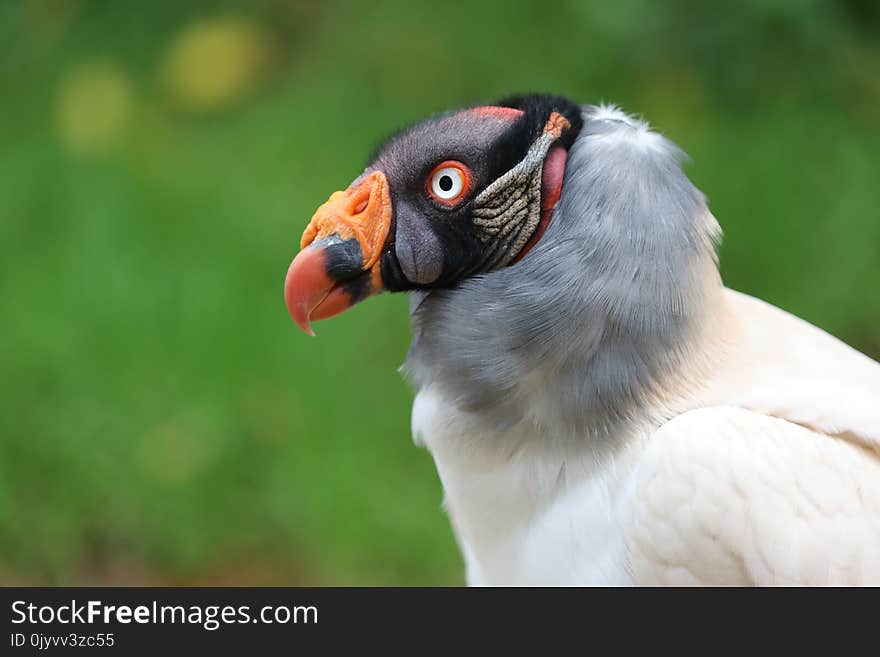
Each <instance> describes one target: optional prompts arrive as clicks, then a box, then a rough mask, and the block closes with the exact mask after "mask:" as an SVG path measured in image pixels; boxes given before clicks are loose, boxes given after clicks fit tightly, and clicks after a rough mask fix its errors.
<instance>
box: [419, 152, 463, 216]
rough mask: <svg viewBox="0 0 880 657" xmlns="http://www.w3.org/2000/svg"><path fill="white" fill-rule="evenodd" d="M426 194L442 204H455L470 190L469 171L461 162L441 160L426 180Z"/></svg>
mask: <svg viewBox="0 0 880 657" xmlns="http://www.w3.org/2000/svg"><path fill="white" fill-rule="evenodd" d="M427 188H428V194H430V195H431V198H433V199H434V200H435V201H438V202H439V203H442V204H443V205H450V206H451V205H455V204H456V203H458V202H459V201H460V200H461V199H462V198H464V196H465V195H466V194H467V193H468V192H469V191H470V188H471V172H470V169H468V168H467V167H466V166H465V165H463V164H462V163H461V162H454V161H452V160H447V161H446V162H441V163H440V164H438V165H437V166H436V167H434V170H433V171H431V175H430V176H428V181H427Z"/></svg>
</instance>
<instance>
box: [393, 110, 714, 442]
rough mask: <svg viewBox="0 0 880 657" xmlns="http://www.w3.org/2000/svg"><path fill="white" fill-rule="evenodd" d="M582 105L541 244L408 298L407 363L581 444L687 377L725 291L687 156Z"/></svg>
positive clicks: (616, 114) (420, 381) (466, 398)
mask: <svg viewBox="0 0 880 657" xmlns="http://www.w3.org/2000/svg"><path fill="white" fill-rule="evenodd" d="M583 113H584V114H583V115H584V127H583V129H582V131H581V134H580V135H579V137H578V139H577V140H576V141H575V143H574V144H573V145H572V148H571V149H570V151H569V155H568V161H567V166H566V172H565V178H564V182H563V190H562V197H561V199H560V201H559V203H558V204H557V206H556V209H555V211H554V215H553V220H552V222H551V223H550V226H549V227H548V229H547V231H546V233H545V234H544V236H543V237H542V239H541V241H540V242H539V243H538V244H537V245H536V246H535V247H534V248H533V249H532V251H531V252H530V253H529V254H528V255H527V256H526V257H525V258H523V259H522V260H521V261H520V262H518V263H516V264H514V265H512V266H510V267H506V268H503V269H499V270H496V271H494V272H491V273H489V274H483V275H479V276H474V277H472V278H469V279H466V280H464V281H462V282H461V283H460V284H459V285H458V286H457V287H455V288H454V289H449V290H438V291H433V292H430V293H413V294H412V299H411V320H412V325H413V331H414V339H413V343H412V345H411V347H410V352H409V355H408V357H407V361H406V364H405V366H404V371H405V372H406V373H407V375H408V377H409V378H410V380H411V381H412V383H413V384H414V385H415V387H416V388H417V389H420V388H422V387H425V386H428V385H437V386H440V387H441V388H442V390H443V391H444V393H445V394H446V395H448V396H451V397H452V398H453V399H454V400H455V401H456V403H457V404H458V406H459V407H460V408H463V409H465V410H467V411H470V412H473V413H477V414H479V415H480V416H482V417H483V418H485V420H486V421H487V422H489V423H491V426H494V427H498V428H499V429H504V428H506V427H512V426H514V425H518V424H522V423H532V424H533V425H534V426H535V427H536V428H538V429H539V430H542V431H543V432H544V433H554V434H568V435H575V436H580V437H581V438H583V437H584V436H587V435H596V434H599V433H603V432H605V433H607V432H610V431H612V430H613V429H614V428H615V427H616V426H618V425H619V423H620V422H621V421H626V420H627V419H630V418H633V417H637V416H638V413H639V411H640V410H641V409H643V408H644V407H645V406H646V405H648V404H651V403H653V402H655V401H656V400H657V399H658V398H660V397H662V391H663V389H664V388H665V387H674V386H676V385H678V383H679V382H678V381H677V379H679V378H680V377H681V376H682V375H681V372H682V370H683V364H684V363H685V362H686V359H687V358H688V357H689V356H691V355H692V351H693V349H694V348H695V347H694V345H695V344H696V343H697V339H698V336H699V335H700V332H701V327H703V326H704V322H703V319H704V318H705V316H706V314H707V312H708V307H709V305H710V304H709V302H710V301H711V297H712V295H713V294H716V293H717V292H718V290H720V278H719V277H718V274H717V262H716V255H715V246H716V243H717V241H718V238H719V237H720V229H719V227H718V224H717V223H716V222H715V219H714V218H713V217H712V215H711V213H710V212H709V210H708V208H707V206H706V202H705V199H704V197H703V195H702V193H700V191H699V190H697V189H696V187H694V185H693V184H692V183H691V182H690V181H689V180H688V179H687V177H686V176H685V175H684V173H683V172H682V170H681V167H680V165H679V161H680V159H681V157H682V153H681V151H679V149H678V148H677V147H676V146H674V145H673V144H672V143H671V142H669V141H667V140H666V139H664V138H663V137H661V136H660V135H658V134H656V133H653V132H650V131H649V130H648V127H647V125H645V124H643V123H641V122H639V121H636V120H634V119H632V118H629V117H627V116H626V115H624V114H623V113H622V112H620V111H619V110H616V109H614V108H611V107H593V106H585V107H584V108H583ZM707 278H708V280H707Z"/></svg>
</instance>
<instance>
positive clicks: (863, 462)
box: [628, 290, 880, 584]
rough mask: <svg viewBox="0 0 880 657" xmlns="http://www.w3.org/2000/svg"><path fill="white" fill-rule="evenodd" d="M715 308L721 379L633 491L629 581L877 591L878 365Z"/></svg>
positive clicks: (790, 320)
mask: <svg viewBox="0 0 880 657" xmlns="http://www.w3.org/2000/svg"><path fill="white" fill-rule="evenodd" d="M724 295H725V303H726V306H727V308H728V310H729V311H730V312H729V313H728V322H729V324H728V325H727V326H726V327H725V328H724V335H723V340H722V343H723V347H722V348H723V350H724V355H723V357H722V358H721V359H719V362H720V365H719V366H718V367H717V368H715V369H714V370H713V373H712V375H711V377H710V379H709V380H708V385H707V388H706V392H705V394H702V395H699V398H698V399H696V400H692V403H693V407H692V408H693V410H690V411H687V412H684V413H682V414H680V415H678V416H676V417H674V418H673V419H671V420H669V421H668V422H666V423H665V424H663V425H662V426H661V427H660V428H659V429H658V430H656V432H655V433H654V434H653V436H652V437H651V438H650V439H649V440H648V441H647V444H646V446H645V451H644V454H643V456H642V458H640V459H639V464H638V466H637V468H636V471H635V472H634V476H633V478H632V482H631V486H632V488H631V490H632V492H633V496H632V497H631V498H630V499H632V500H633V513H632V514H631V516H630V518H631V522H632V527H631V529H630V531H629V532H628V535H629V536H630V537H631V540H630V550H631V555H632V567H633V571H634V575H635V578H636V581H641V582H646V583H658V584H660V583H682V584H688V583H713V584H850V583H851V584H864V583H873V584H880V364H878V363H876V362H875V361H873V360H871V359H870V358H868V357H867V356H865V355H863V354H861V353H859V352H858V351H856V350H854V349H852V348H850V347H848V346H847V345H845V344H844V343H842V342H841V341H839V340H837V339H836V338H834V337H832V336H830V335H829V334H827V333H825V332H824V331H822V330H820V329H818V328H816V327H814V326H812V325H810V324H808V323H807V322H804V321H803V320H801V319H798V318H797V317H794V316H793V315H790V314H788V313H786V312H784V311H782V310H780V309H778V308H776V307H774V306H771V305H769V304H767V303H764V302H762V301H759V300H757V299H754V298H752V297H749V296H747V295H744V294H740V293H738V292H734V291H731V290H725V291H724ZM670 510H672V512H670Z"/></svg>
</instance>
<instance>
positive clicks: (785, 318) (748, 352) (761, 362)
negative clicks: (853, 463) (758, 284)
mask: <svg viewBox="0 0 880 657" xmlns="http://www.w3.org/2000/svg"><path fill="white" fill-rule="evenodd" d="M724 293H725V301H726V305H727V308H728V309H729V311H730V312H729V314H728V317H729V318H730V323H731V325H730V326H729V327H728V328H729V331H728V335H727V337H726V339H725V341H726V344H725V345H724V347H723V348H724V349H725V350H726V353H725V355H724V357H723V358H722V361H721V362H722V365H721V366H720V367H719V368H717V370H715V371H714V372H713V375H712V377H711V379H710V381H709V385H708V388H707V392H706V394H705V395H701V399H700V402H701V405H704V406H705V405H715V404H717V405H727V406H739V407H742V408H745V409H749V410H752V411H755V412H758V413H762V414H764V415H768V416H771V417H777V418H781V419H784V420H788V421H789V422H793V423H795V424H799V425H801V426H804V427H806V428H809V429H812V430H813V431H816V432H818V433H820V434H825V435H828V436H834V437H837V438H841V439H844V440H847V441H849V442H852V443H855V444H858V445H862V446H864V447H867V448H869V449H871V450H873V451H874V452H876V453H877V454H878V455H880V363H877V362H876V361H874V360H872V359H870V358H868V357H867V356H865V355H864V354H862V353H860V352H858V351H856V350H855V349H853V348H852V347H849V346H848V345H846V344H844V343H843V342H841V341H840V340H838V339H837V338H834V337H832V336H831V335H829V334H828V333H826V332H825V331H823V330H821V329H819V328H816V327H815V326H813V325H812V324H809V323H807V322H805V321H803V320H802V319H799V318H797V317H795V316H794V315H791V314H789V313H787V312H785V311H783V310H780V309H779V308H776V307H775V306H772V305H770V304H768V303H765V302H763V301H760V300H758V299H755V298H753V297H750V296H748V295H745V294H741V293H739V292H734V291H733V290H725V291H724Z"/></svg>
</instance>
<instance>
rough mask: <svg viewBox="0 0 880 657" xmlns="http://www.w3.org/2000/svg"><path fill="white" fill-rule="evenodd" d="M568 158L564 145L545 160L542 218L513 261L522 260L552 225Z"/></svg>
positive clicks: (542, 180) (552, 151)
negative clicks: (551, 221) (551, 220)
mask: <svg viewBox="0 0 880 657" xmlns="http://www.w3.org/2000/svg"><path fill="white" fill-rule="evenodd" d="M567 159H568V151H566V150H565V149H564V148H563V147H562V146H554V147H553V148H552V149H550V153H548V155H547V158H546V159H545V160H544V169H543V171H542V173H541V220H540V221H539V222H538V227H537V228H536V229H535V234H534V235H532V237H531V239H529V241H528V242H526V245H525V246H524V247H523V248H522V251H520V252H519V253H518V254H517V256H516V257H515V258H514V259H513V262H512V263H511V264H513V263H515V262H519V261H520V260H522V259H523V258H524V257H525V255H526V254H527V253H528V252H529V251H531V249H532V247H533V246H535V244H537V243H538V242H539V241H540V240H541V237H542V236H543V235H544V231H545V230H547V226H549V225H550V219H551V218H552V217H553V208H555V207H556V203H558V202H559V197H560V196H562V179H563V177H564V176H565V161H566V160H567Z"/></svg>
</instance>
